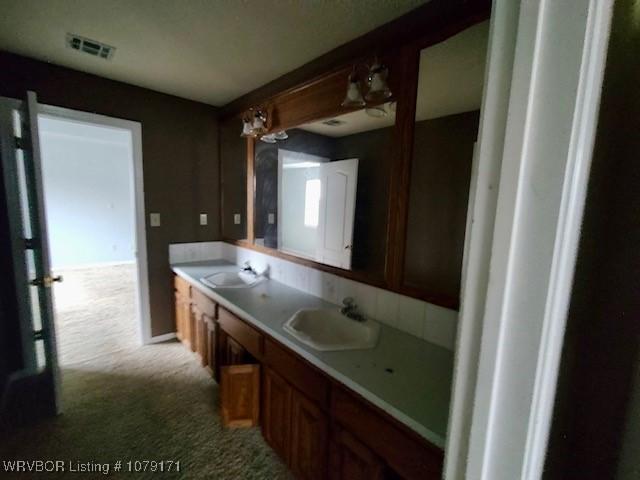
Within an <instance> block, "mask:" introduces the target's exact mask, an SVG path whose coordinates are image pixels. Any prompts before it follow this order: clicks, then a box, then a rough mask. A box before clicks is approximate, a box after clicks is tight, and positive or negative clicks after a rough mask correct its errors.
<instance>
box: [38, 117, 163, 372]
mask: <svg viewBox="0 0 640 480" xmlns="http://www.w3.org/2000/svg"><path fill="white" fill-rule="evenodd" d="M38 128H39V133H40V148H41V157H42V183H43V193H44V205H45V212H46V223H47V232H48V235H47V236H48V244H49V249H50V258H51V268H52V271H53V274H54V276H62V279H63V282H61V283H56V284H55V286H54V288H53V296H54V310H55V315H54V318H55V323H56V337H57V342H58V356H59V362H60V364H61V365H63V366H64V365H71V364H80V363H82V362H84V361H87V360H89V359H91V358H94V357H96V356H99V355H101V354H105V355H110V354H112V353H113V352H114V351H117V349H118V348H119V346H120V347H124V346H125V344H130V343H132V342H133V343H135V342H137V343H138V344H146V343H149V342H150V341H151V339H150V325H149V301H148V298H149V294H148V284H147V262H146V248H145V242H146V239H145V228H144V208H143V207H144V200H143V197H142V195H143V189H142V155H141V139H140V132H141V129H140V124H139V123H136V122H130V121H126V120H120V119H114V118H110V117H104V116H101V115H94V114H89V113H84V112H76V111H73V110H68V109H62V108H58V107H50V106H44V105H41V106H40V111H39V114H38Z"/></svg>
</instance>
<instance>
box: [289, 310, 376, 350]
mask: <svg viewBox="0 0 640 480" xmlns="http://www.w3.org/2000/svg"><path fill="white" fill-rule="evenodd" d="M284 330H285V331H286V332H287V333H290V334H291V335H293V336H294V337H295V338H297V339H298V340H300V341H301V342H302V343H305V344H307V345H309V346H310V347H312V348H314V349H316V350H320V351H331V350H358V349H366V348H373V347H375V345H376V343H377V342H378V335H379V334H380V325H379V324H378V323H376V322H374V321H373V320H365V321H364V322H358V321H356V320H352V319H350V318H348V317H346V316H345V315H342V314H341V313H340V311H339V310H320V309H302V310H298V311H297V312H296V313H295V314H294V315H293V317H291V318H290V319H289V320H287V322H286V323H285V324H284Z"/></svg>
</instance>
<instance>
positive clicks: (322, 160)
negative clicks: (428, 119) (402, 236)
mask: <svg viewBox="0 0 640 480" xmlns="http://www.w3.org/2000/svg"><path fill="white" fill-rule="evenodd" d="M394 123H395V104H394V103H393V102H392V103H386V104H384V105H379V106H377V107H376V108H363V109H360V110H355V111H351V112H348V113H345V114H342V115H338V116H336V117H333V118H325V119H321V120H316V121H313V122H310V123H306V124H302V125H299V126H296V127H294V128H290V129H288V130H287V131H286V135H281V137H282V136H284V138H277V137H275V136H272V137H271V138H268V137H267V138H259V139H257V140H256V142H255V153H254V160H255V162H254V171H255V177H254V179H255V195H254V232H255V239H254V241H255V243H256V244H257V245H260V246H263V247H267V248H272V249H277V250H279V251H281V252H284V253H287V254H289V255H294V256H297V257H301V258H304V259H307V260H313V261H315V262H319V263H322V264H325V265H330V266H334V267H338V268H341V269H345V270H354V271H357V272H359V273H363V274H366V275H368V276H370V277H371V278H382V276H383V274H384V265H385V263H384V259H385V250H386V229H387V214H386V212H387V203H388V193H389V192H388V183H389V182H388V180H389V171H390V163H391V158H392V152H391V146H392V136H393V130H394Z"/></svg>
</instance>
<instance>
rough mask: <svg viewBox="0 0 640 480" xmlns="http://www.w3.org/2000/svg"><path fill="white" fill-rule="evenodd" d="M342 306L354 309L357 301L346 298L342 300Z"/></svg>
mask: <svg viewBox="0 0 640 480" xmlns="http://www.w3.org/2000/svg"><path fill="white" fill-rule="evenodd" d="M342 304H343V305H344V306H345V307H352V306H354V305H355V304H356V302H355V300H354V299H353V297H344V298H343V299H342Z"/></svg>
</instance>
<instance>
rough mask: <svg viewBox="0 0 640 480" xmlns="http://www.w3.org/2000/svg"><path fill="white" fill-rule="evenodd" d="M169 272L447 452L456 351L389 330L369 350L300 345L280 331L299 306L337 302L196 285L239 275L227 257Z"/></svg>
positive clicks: (272, 285)
mask: <svg viewBox="0 0 640 480" xmlns="http://www.w3.org/2000/svg"><path fill="white" fill-rule="evenodd" d="M172 269H173V271H174V272H175V273H176V274H177V275H179V276H180V277H182V278H184V279H185V280H187V281H188V282H189V283H190V284H191V285H193V286H194V287H195V288H197V289H198V290H200V291H201V292H202V293H204V294H206V295H207V296H209V297H211V298H212V299H213V300H214V301H216V302H218V303H219V304H220V305H222V306H223V307H225V308H226V309H227V310H230V311H231V312H233V313H235V314H236V315H238V316H239V317H241V318H243V319H244V320H246V321H247V322H249V323H251V324H253V325H254V326H255V327H257V328H258V329H259V330H262V331H264V332H265V333H267V334H268V335H271V336H272V337H273V338H275V339H276V340H278V341H279V342H281V343H282V344H284V345H286V346H287V347H289V348H290V349H291V350H293V351H294V352H296V353H298V354H299V355H300V356H302V357H303V358H305V359H306V360H308V361H309V362H310V363H312V364H313V365H315V366H316V367H318V368H319V369H320V370H322V371H323V372H325V373H326V374H327V375H329V376H331V377H333V378H335V379H336V380H338V381H340V382H341V383H344V384H345V385H346V386H347V387H349V388H351V389H352V390H354V391H355V392H357V393H359V394H360V395H362V396H363V397H364V398H366V399H367V400H369V401H370V402H371V403H373V404H374V405H376V406H377V407H379V408H381V409H382V410H384V411H386V412H387V413H389V414H390V415H391V416H393V417H394V418H396V419H397V420H398V421H400V422H401V423H403V424H405V425H407V426H408V427H409V428H411V429H412V430H414V431H416V432H417V433H418V434H420V435H421V436H423V437H424V438H426V439H427V440H428V441H430V442H431V443H433V444H435V445H436V446H438V447H440V448H444V444H445V437H446V430H447V419H448V416H449V401H450V395H451V381H452V376H453V352H451V351H449V350H447V349H446V348H443V347H440V346H438V345H435V344H432V343H429V342H426V341H424V340H421V339H419V338H416V337H413V336H411V335H409V334H406V333H404V332H401V331H399V330H396V329H394V328H391V327H388V326H386V325H381V331H380V338H379V340H378V344H377V345H376V347H374V348H372V349H368V350H347V351H338V352H320V351H317V350H314V349H313V348H311V347H309V346H307V345H305V344H303V343H301V342H299V341H298V340H297V339H296V338H294V337H293V336H291V335H289V334H288V333H287V332H285V331H284V330H283V328H282V327H283V325H284V323H285V322H286V321H287V320H288V319H289V318H290V317H291V316H292V315H293V314H294V313H295V312H297V311H298V310H299V309H301V308H337V307H336V305H334V304H332V303H329V302H326V301H324V300H322V299H320V298H318V297H315V296H313V295H309V294H308V293H305V292H302V291H300V290H296V289H295V288H291V287H287V286H286V285H283V284H282V283H279V282H277V281H275V280H266V281H263V282H261V283H259V284H257V285H255V286H254V287H251V288H236V289H233V288H226V289H212V288H209V287H207V286H206V285H204V284H203V283H202V282H200V278H202V277H205V276H207V275H210V274H211V273H214V272H222V271H238V270H239V267H238V266H237V265H233V264H231V263H229V262H227V261H225V260H210V261H205V262H194V263H181V264H174V265H172Z"/></svg>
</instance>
